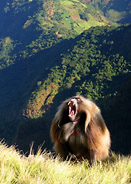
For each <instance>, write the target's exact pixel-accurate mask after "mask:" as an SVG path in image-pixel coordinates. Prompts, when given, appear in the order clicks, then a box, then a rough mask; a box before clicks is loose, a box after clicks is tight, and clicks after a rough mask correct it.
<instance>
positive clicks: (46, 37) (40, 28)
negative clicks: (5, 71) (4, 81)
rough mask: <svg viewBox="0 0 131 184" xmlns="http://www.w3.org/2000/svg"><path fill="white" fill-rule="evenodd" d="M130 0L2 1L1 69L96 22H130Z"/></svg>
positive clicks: (96, 24) (97, 24)
mask: <svg viewBox="0 0 131 184" xmlns="http://www.w3.org/2000/svg"><path fill="white" fill-rule="evenodd" d="M130 6H131V5H130V3H129V1H123V0H121V1H120V2H119V3H117V1H114V0H108V1H106V0H98V1H91V0H88V1H86V0H64V1H63V0H38V1H35V0H22V1H21V0H5V1H2V2H1V3H0V12H1V13H0V15H1V16H0V22H1V24H0V30H1V33H0V47H1V51H0V69H2V68H5V67H8V66H10V65H11V64H13V63H15V62H18V61H19V60H21V59H22V60H23V59H25V58H29V57H30V56H32V55H35V54H36V53H38V52H39V51H40V50H44V49H46V48H50V47H52V46H54V45H56V43H58V42H60V41H61V40H63V39H69V38H72V37H75V36H76V35H79V34H80V33H82V32H83V31H84V30H87V29H89V28H90V27H94V26H101V25H114V24H115V25H116V24H118V23H130V20H131V12H130Z"/></svg>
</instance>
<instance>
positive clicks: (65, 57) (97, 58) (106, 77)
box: [24, 25, 131, 118]
mask: <svg viewBox="0 0 131 184" xmlns="http://www.w3.org/2000/svg"><path fill="white" fill-rule="evenodd" d="M130 34H131V26H130V25H129V26H122V27H119V28H116V29H115V27H96V28H95V29H94V28H92V29H89V30H88V31H85V32H84V33H82V35H81V36H79V37H77V39H74V40H73V41H72V42H74V46H73V47H72V48H70V49H68V50H67V51H66V53H64V54H62V55H61V60H60V61H59V65H56V66H54V67H53V68H51V69H50V72H49V73H48V76H47V78H44V79H43V80H42V81H38V83H37V84H38V87H37V88H36V89H35V91H33V92H32V95H31V97H30V99H29V101H28V103H27V107H26V109H25V111H24V115H25V116H26V117H28V118H38V117H40V116H41V115H43V114H45V113H47V111H48V109H49V108H50V105H51V104H53V103H55V101H56V102H57V101H58V100H57V97H56V96H57V95H58V96H59V95H60V94H61V99H64V98H67V96H68V95H75V94H81V95H84V96H86V97H88V98H91V99H93V100H95V101H99V100H100V99H102V98H105V97H108V96H112V95H116V94H117V90H118V87H120V85H121V84H122V83H123V81H124V78H123V77H122V76H123V75H125V76H126V75H127V76H128V73H129V72H130V57H131V55H130V54H131V53H130V44H131V42H130V41H129V40H130V39H129V38H130ZM118 43H119V44H118ZM68 93H69V94H68ZM65 94H68V95H65Z"/></svg>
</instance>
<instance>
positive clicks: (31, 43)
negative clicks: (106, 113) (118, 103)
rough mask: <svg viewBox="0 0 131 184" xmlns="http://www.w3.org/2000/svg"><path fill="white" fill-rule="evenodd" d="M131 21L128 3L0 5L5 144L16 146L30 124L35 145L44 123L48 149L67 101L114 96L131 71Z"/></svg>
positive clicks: (47, 0)
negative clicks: (52, 126)
mask: <svg viewBox="0 0 131 184" xmlns="http://www.w3.org/2000/svg"><path fill="white" fill-rule="evenodd" d="M130 16H131V12H130V1H129V0H120V1H119V2H118V1H117V0H95V1H94V0H37V1H36V0H4V1H1V2H0V138H1V139H3V138H4V139H5V140H6V141H7V142H8V143H9V144H12V140H13V139H14V137H15V136H16V137H19V133H18V134H17V135H16V132H21V130H20V129H18V127H19V125H20V124H21V123H23V122H25V123H27V122H28V123H27V129H26V127H25V126H24V125H25V124H24V125H23V124H22V130H24V131H26V130H27V133H29V132H30V131H29V132H28V125H29V127H32V126H33V129H32V134H31V133H30V135H28V134H26V133H25V135H26V136H27V138H28V137H29V141H27V144H30V142H31V141H32V140H33V139H34V138H32V136H34V137H35V136H36V135H38V133H39V129H40V128H41V127H43V126H42V123H43V124H46V127H45V126H44V128H45V131H46V133H45V132H44V133H43V134H44V136H46V141H47V142H48V141H49V133H48V135H47V132H49V128H50V123H51V120H52V117H53V116H54V113H55V112H56V109H57V106H58V105H59V104H60V102H61V101H62V100H64V99H65V98H67V97H68V96H72V95H74V94H82V95H84V96H86V97H89V98H92V99H93V100H95V101H97V102H98V103H99V102H100V101H101V100H102V99H105V98H108V97H112V96H113V97H114V96H116V95H117V93H118V88H120V86H121V85H122V84H123V83H124V82H125V81H126V80H127V78H128V75H129V72H130V68H129V67H130V58H131V53H130V48H131V39H130V35H131V26H130V24H129V25H128V24H127V25H125V26H124V25H123V26H121V24H124V23H131V22H130V20H131V17H130ZM97 26H100V27H97ZM117 26H120V27H117ZM39 118H40V119H39ZM41 118H44V120H43V119H42V120H41ZM28 120H29V121H28ZM39 121H40V122H39ZM36 124H37V126H36ZM36 127H37V128H36ZM44 128H43V129H44ZM43 129H42V130H43ZM36 130H37V133H36ZM24 131H23V133H24ZM34 134H35V135H34ZM40 135H42V131H41V133H40ZM21 136H23V134H22V133H21V134H20V137H21ZM38 139H39V140H38V142H37V146H38V144H39V143H42V141H43V140H45V137H43V139H41V137H38ZM48 143H49V142H48ZM48 143H47V144H48ZM21 144H23V143H21ZM22 146H25V145H22Z"/></svg>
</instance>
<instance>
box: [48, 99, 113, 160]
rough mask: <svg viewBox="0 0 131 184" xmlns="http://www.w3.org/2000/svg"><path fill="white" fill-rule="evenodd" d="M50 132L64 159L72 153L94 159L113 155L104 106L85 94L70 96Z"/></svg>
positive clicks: (58, 151) (82, 157)
mask: <svg viewBox="0 0 131 184" xmlns="http://www.w3.org/2000/svg"><path fill="white" fill-rule="evenodd" d="M50 133H51V139H52V142H54V149H55V151H56V152H57V153H58V154H59V155H61V156H62V157H63V158H64V159H66V158H67V157H68V156H69V155H71V154H72V155H75V157H76V158H78V160H81V159H88V160H89V162H90V163H92V162H94V161H101V160H105V159H106V158H107V157H108V155H109V149H110V142H111V141H110V133H109V131H108V129H107V127H106V125H105V122H104V120H103V118H102V115H101V112H100V109H99V108H98V106H97V105H96V104H95V103H94V102H92V101H91V100H89V99H86V98H84V97H82V96H74V97H72V98H69V99H67V100H65V101H64V102H63V103H62V104H61V105H60V106H59V109H58V111H57V113H56V115H55V117H54V119H53V121H52V125H51V130H50Z"/></svg>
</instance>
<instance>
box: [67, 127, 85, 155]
mask: <svg viewBox="0 0 131 184" xmlns="http://www.w3.org/2000/svg"><path fill="white" fill-rule="evenodd" d="M68 142H69V145H70V148H71V150H72V152H73V153H74V154H76V155H77V153H78V152H79V153H80V152H81V151H83V149H84V146H83V142H84V138H83V136H82V133H81V132H80V130H79V129H78V128H76V127H75V128H74V130H73V132H72V134H71V135H70V137H69V140H68Z"/></svg>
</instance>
